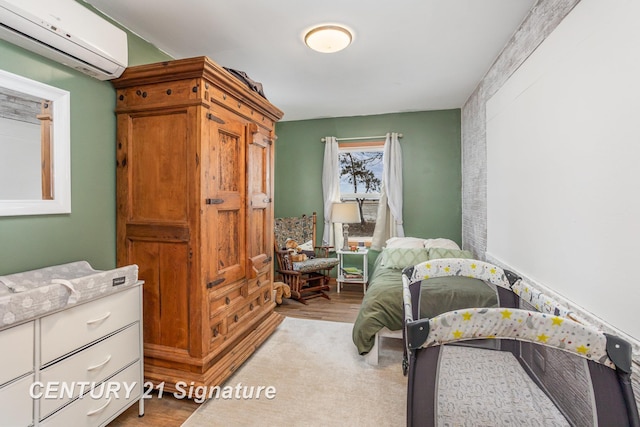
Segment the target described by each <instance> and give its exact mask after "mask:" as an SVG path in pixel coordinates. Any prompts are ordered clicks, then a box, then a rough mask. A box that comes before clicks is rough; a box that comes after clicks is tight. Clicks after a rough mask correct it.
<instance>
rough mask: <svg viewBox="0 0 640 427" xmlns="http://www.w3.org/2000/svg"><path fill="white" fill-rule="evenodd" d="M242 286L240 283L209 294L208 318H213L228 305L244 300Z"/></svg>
mask: <svg viewBox="0 0 640 427" xmlns="http://www.w3.org/2000/svg"><path fill="white" fill-rule="evenodd" d="M244 297H245V292H244V286H242V285H241V284H240V283H238V284H236V285H233V286H230V287H227V288H224V289H222V290H220V291H215V292H211V293H210V294H209V318H210V319H213V318H214V317H216V316H218V315H219V314H221V313H223V312H224V311H225V310H227V309H228V308H229V307H232V306H234V305H236V304H239V302H238V301H242V300H244Z"/></svg>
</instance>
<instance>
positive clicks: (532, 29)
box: [462, 0, 640, 406]
mask: <svg viewBox="0 0 640 427" xmlns="http://www.w3.org/2000/svg"><path fill="white" fill-rule="evenodd" d="M579 2H580V0H538V1H537V3H536V4H535V6H534V7H533V8H532V9H531V11H530V12H529V15H527V17H526V18H525V19H524V21H523V22H522V25H521V26H520V28H519V29H518V30H517V31H516V32H515V33H514V35H513V37H512V38H511V40H510V41H509V42H508V43H507V45H506V46H505V48H504V49H503V51H502V53H501V54H500V55H499V56H498V58H497V59H496V61H495V62H494V63H493V65H492V66H491V68H490V69H489V71H488V72H487V74H486V75H485V77H484V78H483V80H482V81H481V82H480V84H479V85H478V87H477V88H476V90H475V91H474V93H473V94H472V95H471V97H470V98H469V99H468V100H467V102H466V103H465V105H464V106H463V108H462V244H463V248H464V249H467V250H470V251H471V252H473V254H474V255H475V257H476V258H478V259H482V260H485V259H486V256H485V253H486V249H487V141H486V103H487V100H488V99H489V98H491V97H492V96H493V95H494V94H495V93H496V92H497V91H498V89H500V87H502V85H503V84H504V83H505V82H506V81H507V80H508V79H509V77H510V76H511V74H513V72H514V71H516V70H517V69H518V67H519V66H520V65H521V64H522V63H523V62H524V61H526V59H527V58H528V57H529V55H531V53H532V52H533V51H534V50H535V49H536V48H537V47H538V46H539V45H540V43H542V42H543V41H544V40H545V39H546V38H547V36H548V35H549V34H551V32H553V30H554V29H555V28H556V27H557V26H558V24H559V23H560V22H561V21H562V20H563V19H564V17H565V16H567V14H569V12H571V10H573V8H574V7H575V6H576V5H577V4H578V3H579ZM488 261H489V262H495V260H488ZM503 267H505V268H509V267H508V266H503ZM528 282H529V283H530V284H532V285H534V286H536V287H539V290H541V291H542V292H545V293H549V290H548V289H546V288H545V287H544V286H541V285H539V284H536V283H535V282H533V281H531V280H528ZM553 296H554V297H556V298H558V300H560V301H561V302H562V303H564V304H565V305H567V306H568V307H571V308H572V309H574V310H575V311H576V312H577V313H578V314H579V315H580V316H581V317H583V318H585V319H588V320H589V321H590V322H592V323H593V324H594V325H596V326H597V327H599V328H601V329H603V330H605V331H607V332H610V333H613V334H618V335H623V336H624V334H621V333H620V331H617V330H615V329H612V328H611V327H610V326H609V325H607V324H606V323H603V322H602V321H601V319H598V318H597V317H595V316H593V315H592V314H591V313H588V312H584V311H583V310H582V309H580V308H579V307H575V306H574V305H573V304H572V303H571V302H570V301H566V300H564V299H563V298H562V297H561V296H559V295H553ZM625 338H627V339H629V337H625ZM630 341H632V344H633V346H634V366H633V370H634V372H633V376H632V383H633V388H634V392H635V397H636V400H637V401H638V402H640V344H639V343H638V342H637V341H635V340H632V339H630ZM639 406H640V404H639Z"/></svg>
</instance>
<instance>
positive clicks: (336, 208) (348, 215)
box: [331, 203, 360, 251]
mask: <svg viewBox="0 0 640 427" xmlns="http://www.w3.org/2000/svg"><path fill="white" fill-rule="evenodd" d="M331 221H333V222H340V223H342V237H343V239H344V242H343V243H342V250H343V251H348V250H349V224H350V223H351V224H353V223H356V222H360V209H358V204H357V203H334V204H333V206H332V208H331Z"/></svg>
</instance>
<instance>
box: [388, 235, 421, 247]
mask: <svg viewBox="0 0 640 427" xmlns="http://www.w3.org/2000/svg"><path fill="white" fill-rule="evenodd" d="M424 242H425V239H420V238H418V237H392V238H390V239H389V240H387V242H386V246H385V247H387V248H406V249H411V248H416V249H417V248H424V247H425V246H424Z"/></svg>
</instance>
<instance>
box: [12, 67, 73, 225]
mask: <svg viewBox="0 0 640 427" xmlns="http://www.w3.org/2000/svg"><path fill="white" fill-rule="evenodd" d="M70 140H71V131H70V94H69V92H68V91H66V90H63V89H59V88H56V87H53V86H49V85H47V84H44V83H40V82H37V81H34V80H30V79H27V78H25V77H22V76H18V75H15V74H12V73H9V72H6V71H3V70H0V216H17V215H45V214H64V213H70V212H71V159H70V157H71V156H70V152H71V141H70Z"/></svg>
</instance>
